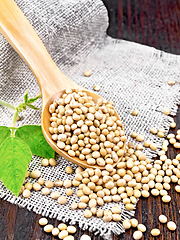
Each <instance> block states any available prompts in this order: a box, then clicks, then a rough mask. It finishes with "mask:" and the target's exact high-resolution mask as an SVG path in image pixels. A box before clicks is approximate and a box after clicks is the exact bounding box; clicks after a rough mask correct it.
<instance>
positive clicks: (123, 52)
mask: <svg viewBox="0 0 180 240" xmlns="http://www.w3.org/2000/svg"><path fill="white" fill-rule="evenodd" d="M16 3H17V4H18V5H19V7H20V8H21V10H22V11H23V13H24V14H25V15H26V17H27V18H28V20H29V21H30V23H31V24H32V25H33V27H34V29H35V30H36V32H37V33H38V35H39V37H40V38H41V40H42V41H43V43H44V45H45V46H46V48H47V50H48V52H49V53H50V55H51V57H52V58H53V60H54V61H55V63H56V64H57V65H58V67H59V68H60V69H61V70H62V71H63V72H64V73H65V74H66V75H67V76H68V77H69V78H70V79H72V80H73V81H74V82H76V83H77V84H79V85H81V86H83V87H85V88H87V89H90V90H93V86H94V85H96V84H97V85H100V86H101V89H100V91H99V94H100V95H101V96H102V97H104V98H105V99H107V100H112V101H114V106H115V108H116V110H117V112H118V113H119V115H120V117H121V119H122V122H123V125H124V129H125V132H126V135H127V137H128V140H127V141H131V142H132V141H134V140H133V139H132V138H131V137H130V133H131V132H132V131H136V132H137V133H139V134H143V135H144V136H145V139H149V140H151V141H153V142H156V143H157V145H158V147H160V146H161V144H162V141H163V139H160V138H158V137H157V136H155V135H152V134H150V132H149V129H150V128H151V127H156V128H160V127H164V128H165V129H166V133H167V132H168V130H169V123H170V122H171V121H172V117H170V116H166V115H165V114H163V111H164V109H165V108H168V109H169V110H170V113H171V115H175V114H176V111H177V106H178V104H179V103H180V95H179V90H180V84H179V79H180V67H179V63H180V58H179V56H175V55H172V54H168V53H164V52H162V51H159V50H156V49H154V48H150V47H147V46H142V45H139V44H136V43H132V42H126V41H122V40H116V39H112V38H110V37H108V36H107V35H106V29H107V27H108V17H107V11H106V8H105V7H104V5H103V3H102V2H101V1H100V0H66V1H63V0H48V1H45V0H16ZM27 34H28V33H27ZM85 70H90V71H91V72H92V75H91V76H90V77H89V78H88V77H84V76H83V72H84V71H85ZM168 80H174V81H175V85H173V86H170V85H168V84H167V82H168ZM26 90H28V92H29V95H30V97H33V96H35V95H36V94H37V93H38V92H39V91H40V90H39V87H38V84H37V82H36V79H35V77H34V76H33V74H32V72H31V71H30V69H29V68H28V67H27V65H26V64H25V63H24V62H23V60H22V59H21V58H20V57H19V55H18V54H17V53H16V52H15V51H14V50H13V49H12V47H11V46H10V45H9V44H8V43H7V41H6V40H5V39H4V37H3V36H2V35H0V98H1V99H2V100H4V101H8V102H9V103H14V104H15V105H18V104H19V103H20V102H22V101H23V94H24V93H25V91H26ZM36 105H39V106H41V100H38V102H37V103H36ZM134 109H137V110H138V112H139V114H138V115H137V116H132V114H131V111H132V110H134ZM12 114H13V113H12V112H11V111H9V110H8V109H6V108H4V107H2V106H0V125H6V126H10V124H11V121H12ZM40 117H41V111H40V110H39V111H33V110H31V109H28V110H27V111H24V112H22V113H21V118H22V120H21V121H20V122H18V124H17V125H18V126H22V125H25V124H40ZM134 143H135V141H134ZM144 151H145V153H146V154H147V156H148V157H149V158H153V157H154V156H155V155H156V152H153V151H150V149H146V150H144ZM41 160H42V159H41V158H39V157H33V158H32V161H31V163H30V164H29V170H30V171H32V170H33V169H40V170H41V172H42V177H43V178H44V179H45V181H46V180H50V179H51V180H56V179H62V180H65V179H67V178H68V179H73V177H74V175H70V176H69V175H67V174H66V173H65V172H64V169H65V167H66V166H68V165H71V166H72V167H73V169H75V168H76V166H75V165H74V164H72V163H69V162H68V161H67V160H65V159H63V158H62V157H60V156H57V162H58V164H57V166H56V167H42V166H41ZM28 181H32V182H33V180H31V179H28ZM55 190H57V191H59V192H60V193H61V194H62V195H65V189H64V188H57V189H55ZM75 192H76V189H74V194H73V196H71V197H68V203H67V204H65V205H62V206H61V205H60V204H58V203H57V201H55V200H53V199H51V198H50V197H49V196H43V195H41V193H40V192H35V191H33V192H32V194H31V197H30V198H28V199H23V198H22V196H19V197H15V196H14V195H13V194H11V193H10V191H8V190H7V189H6V187H5V186H4V185H3V183H2V182H0V197H1V198H4V199H6V200H7V201H9V202H11V203H14V204H18V205H19V206H20V207H27V209H29V210H33V211H34V212H36V213H38V214H42V215H44V216H49V217H51V218H57V219H58V220H63V221H64V222H67V221H70V222H71V223H72V224H74V223H78V224H79V226H80V227H81V228H83V229H89V230H90V231H94V232H95V233H97V234H98V233H99V234H101V236H103V238H104V239H110V238H111V235H112V233H115V234H120V233H121V232H123V231H124V229H123V227H122V223H121V222H120V223H115V222H111V223H105V222H104V221H103V220H102V219H98V218H95V217H92V218H90V219H88V220H87V219H85V218H84V216H83V211H81V210H73V211H72V210H70V204H71V203H72V202H74V201H76V202H77V201H78V198H77V196H76V194H75ZM113 205H114V204H113V203H110V204H108V205H105V206H104V207H103V209H110V208H111V207H112V206H113ZM118 205H120V206H121V207H122V219H124V218H130V217H131V216H132V215H133V214H134V212H128V211H126V210H125V208H124V205H123V204H121V203H118Z"/></svg>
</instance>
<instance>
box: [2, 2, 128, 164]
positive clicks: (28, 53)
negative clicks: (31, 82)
mask: <svg viewBox="0 0 180 240" xmlns="http://www.w3.org/2000/svg"><path fill="white" fill-rule="evenodd" d="M0 31H1V33H2V34H3V35H4V37H5V38H6V39H7V41H8V42H9V43H10V44H11V46H12V47H13V48H14V49H15V50H16V52H17V53H18V54H19V55H20V56H21V57H22V58H23V60H24V61H25V62H26V63H27V64H28V66H29V67H30V69H31V70H32V72H33V74H34V76H35V77H36V80H37V82H38V84H39V87H40V89H41V92H42V116H41V126H42V131H43V134H44V136H45V138H46V140H47V142H48V143H49V145H50V146H51V147H52V148H53V149H54V150H55V151H56V152H57V153H58V154H60V155H61V156H63V157H64V158H66V159H67V160H69V161H71V162H73V163H75V164H77V165H80V166H82V167H91V168H100V169H104V168H103V167H99V166H98V165H94V166H90V165H88V164H87V161H81V160H80V159H79V158H77V157H71V156H69V155H68V154H67V152H65V151H63V150H60V149H59V148H58V147H57V145H56V143H55V142H54V141H53V140H52V139H51V134H50V133H49V127H50V120H49V119H50V113H49V105H50V104H51V103H52V102H53V100H54V99H57V98H59V97H60V96H61V94H62V92H63V90H64V89H67V88H71V89H84V88H82V87H81V86H78V85H77V84H76V83H74V82H72V81H71V80H70V79H69V78H67V77H66V76H65V75H64V74H63V73H62V72H61V71H60V69H59V68H58V67H57V66H56V64H55V63H54V62H53V60H52V58H51V57H50V55H49V53H48V52H47V50H46V48H45V46H44V45H43V43H42V41H41V40H40V38H39V37H38V35H37V34H36V32H35V30H34V29H33V27H32V26H31V24H30V23H29V22H28V20H27V19H26V17H25V16H24V14H23V13H22V12H21V10H20V9H19V7H18V6H17V5H16V3H15V2H14V1H13V0H0ZM85 91H86V93H87V94H88V95H89V96H91V97H92V98H93V101H94V102H96V101H97V99H98V98H102V97H100V96H99V95H97V94H95V93H92V92H90V91H88V90H85ZM115 115H116V117H118V119H120V118H119V116H118V114H117V112H116V111H115ZM124 148H125V144H124ZM121 158H122V157H120V158H119V159H118V162H119V161H120V160H121ZM116 164H117V163H116ZM116 164H115V165H116Z"/></svg>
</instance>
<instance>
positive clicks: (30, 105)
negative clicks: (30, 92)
mask: <svg viewBox="0 0 180 240" xmlns="http://www.w3.org/2000/svg"><path fill="white" fill-rule="evenodd" d="M26 105H27V106H28V107H30V108H32V109H34V110H39V108H37V107H35V106H34V105H32V104H29V103H27V104H26Z"/></svg>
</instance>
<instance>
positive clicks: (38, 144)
mask: <svg viewBox="0 0 180 240" xmlns="http://www.w3.org/2000/svg"><path fill="white" fill-rule="evenodd" d="M15 136H16V137H19V138H21V139H22V140H23V141H24V142H26V143H27V144H28V146H29V147H30V149H31V151H32V153H33V154H34V155H38V156H41V157H44V158H48V159H49V158H54V154H55V151H54V150H53V149H52V148H51V147H50V145H49V144H48V143H47V141H46V139H45V137H44V135H43V133H42V129H41V126H37V125H24V126H22V127H20V128H18V129H17V130H16V133H15Z"/></svg>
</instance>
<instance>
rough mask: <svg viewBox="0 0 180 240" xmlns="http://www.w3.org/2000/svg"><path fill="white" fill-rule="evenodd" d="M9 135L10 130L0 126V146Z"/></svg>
mask: <svg viewBox="0 0 180 240" xmlns="http://www.w3.org/2000/svg"><path fill="white" fill-rule="evenodd" d="M10 135H11V130H10V129H9V128H8V127H5V126H0V145H1V144H2V143H3V142H4V140H5V139H6V138H7V137H9V136H10Z"/></svg>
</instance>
